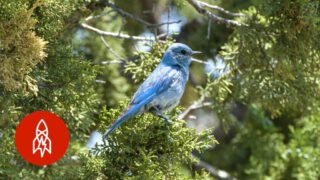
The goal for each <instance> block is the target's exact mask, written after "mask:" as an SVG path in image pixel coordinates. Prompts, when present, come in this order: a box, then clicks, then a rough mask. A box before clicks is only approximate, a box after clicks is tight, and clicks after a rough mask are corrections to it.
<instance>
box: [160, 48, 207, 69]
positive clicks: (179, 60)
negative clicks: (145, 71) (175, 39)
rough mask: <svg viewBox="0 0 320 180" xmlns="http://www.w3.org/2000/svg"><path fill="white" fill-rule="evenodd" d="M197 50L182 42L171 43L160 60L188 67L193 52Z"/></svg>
mask: <svg viewBox="0 0 320 180" xmlns="http://www.w3.org/2000/svg"><path fill="white" fill-rule="evenodd" d="M199 53H201V52H199V51H193V50H192V49H191V48H190V47H189V46H187V45H185V44H182V43H174V44H172V45H171V46H170V47H169V48H168V49H167V51H166V52H165V54H164V56H163V59H162V62H163V63H165V64H168V65H179V66H182V67H189V65H190V63H191V61H192V58H191V56H192V55H194V54H199Z"/></svg>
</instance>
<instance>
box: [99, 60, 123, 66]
mask: <svg viewBox="0 0 320 180" xmlns="http://www.w3.org/2000/svg"><path fill="white" fill-rule="evenodd" d="M122 63H124V61H119V60H112V61H101V62H100V64H101V65H109V64H122Z"/></svg>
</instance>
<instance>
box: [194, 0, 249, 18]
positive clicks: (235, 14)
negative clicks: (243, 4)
mask: <svg viewBox="0 0 320 180" xmlns="http://www.w3.org/2000/svg"><path fill="white" fill-rule="evenodd" d="M197 1H198V3H199V4H200V5H203V6H206V7H208V8H210V9H213V10H217V11H220V12H222V13H224V14H226V15H230V16H244V14H242V13H233V12H230V11H228V10H225V9H223V8H222V7H219V6H216V5H212V4H208V3H205V2H202V1H199V0H197Z"/></svg>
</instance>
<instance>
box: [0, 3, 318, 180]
mask: <svg viewBox="0 0 320 180" xmlns="http://www.w3.org/2000/svg"><path fill="white" fill-rule="evenodd" d="M109 2H111V1H96V0H68V1H66V0H1V2H0V179H2V178H4V179H40V178H48V179H59V178H60V179H61V178H62V179H66V178H69V179H107V178H109V179H150V178H151V177H152V179H191V178H194V179H205V178H211V176H210V175H209V174H208V172H205V171H202V170H199V169H201V167H200V168H198V167H197V168H195V167H196V166H198V164H197V158H195V157H194V156H192V154H194V155H197V156H199V157H200V158H201V159H202V160H204V161H206V162H208V164H209V165H210V166H212V167H214V168H216V169H222V170H225V171H226V172H227V173H229V174H230V176H233V177H236V178H238V179H319V178H320V168H319V167H320V166H319V164H320V151H319V148H320V147H319V144H320V109H319V105H320V94H319V93H320V80H319V78H320V65H319V58H320V44H319V39H320V2H319V1H318V0H281V1H280V0H266V1H263V0H250V1H245V2H242V1H241V2H240V1H239V2H238V1H219V2H217V1H210V0H206V1H203V2H207V3H210V4H216V5H219V6H221V7H224V8H225V9H228V10H230V11H235V12H238V11H240V12H241V13H243V14H245V15H244V16H241V17H236V18H235V20H236V21H237V22H239V23H241V24H242V26H239V27H230V26H227V25H225V24H218V23H217V22H215V21H212V20H208V17H206V16H203V15H202V14H200V13H198V12H197V11H196V10H195V8H194V7H193V6H192V5H191V4H190V3H189V2H191V0H188V1H183V0H173V1H171V0H170V1H167V0H157V1H148V0H142V1H140V0H139V1H138V0H136V1H135V2H134V3H132V2H131V1H122V0H114V1H113V2H114V3H115V4H116V5H117V6H118V8H121V9H123V11H126V12H129V13H132V14H134V15H135V16H137V17H140V18H141V19H144V20H145V21H146V22H150V23H154V24H157V23H159V21H160V20H159V19H166V18H169V17H170V16H168V7H170V11H169V12H171V15H172V16H173V14H174V13H175V14H176V15H175V16H178V17H175V18H181V19H182V20H183V21H182V23H180V26H179V28H181V29H180V30H178V32H176V33H170V32H169V34H170V35H171V36H170V37H169V38H161V39H160V40H158V41H148V43H142V42H139V43H137V42H136V41H134V40H132V39H123V38H115V37H111V36H105V37H103V36H101V37H100V36H99V35H98V34H97V33H95V32H93V31H89V30H86V29H83V28H82V27H81V26H79V24H80V23H82V22H86V23H87V24H89V25H92V26H94V27H97V28H99V29H101V30H104V31H110V32H115V33H116V34H117V33H118V34H121V33H124V34H129V35H134V36H139V35H140V36H141V37H142V36H144V35H145V34H150V33H155V32H158V34H161V33H165V32H167V31H168V29H169V28H168V27H169V26H167V25H164V26H160V27H159V28H151V27H150V26H149V27H148V26H147V25H146V24H143V23H141V22H139V21H137V20H136V19H132V18H130V17H125V16H124V15H123V14H122V15H121V14H119V12H116V11H115V10H114V9H112V7H111V6H110V5H108V3H109ZM168 4H169V5H168ZM206 9H209V8H208V7H206ZM214 12H215V13H217V14H219V15H221V16H222V17H226V18H227V17H228V15H227V14H220V13H221V12H220V13H219V12H218V11H214ZM88 17H90V18H88ZM159 17H161V18H159ZM88 19H90V20H88ZM161 22H162V21H161ZM174 25H175V24H170V27H172V26H174ZM175 41H179V42H183V43H186V44H188V45H190V47H191V48H193V49H195V50H200V51H202V52H203V55H202V56H199V57H201V58H202V59H203V60H209V61H211V62H212V64H211V66H208V64H205V65H204V64H192V65H191V75H190V81H189V83H188V85H187V89H186V92H185V95H184V97H183V99H182V101H181V105H182V106H180V107H177V108H176V109H174V110H173V112H171V113H168V114H167V115H168V116H169V117H170V119H172V120H173V122H174V123H173V124H172V125H171V126H168V125H166V124H165V123H164V122H163V120H161V119H160V118H158V117H154V116H152V115H151V114H148V113H147V114H144V115H139V116H137V117H135V118H133V119H131V120H130V121H128V122H127V123H125V124H124V125H123V126H121V127H120V128H119V129H118V130H117V131H115V132H114V133H113V134H112V135H111V137H110V139H109V140H108V141H107V142H105V143H104V144H101V145H100V146H96V147H95V148H93V149H92V150H91V151H89V150H88V149H87V147H86V143H87V140H88V137H89V136H90V133H91V132H92V131H94V130H98V131H100V132H104V131H105V129H106V128H107V127H108V126H109V125H110V124H111V123H112V122H113V121H114V120H115V119H116V118H117V117H118V116H119V115H120V114H121V113H122V112H123V111H124V109H125V107H126V105H127V103H128V101H129V98H130V97H131V96H132V94H133V93H134V91H135V90H136V89H137V87H138V85H139V84H140V83H141V82H142V81H143V80H144V79H145V78H146V77H147V76H148V75H149V73H150V72H151V71H152V70H153V69H154V68H155V67H156V65H157V64H158V63H159V62H160V59H161V57H162V54H163V53H164V51H165V49H166V48H167V47H168V46H169V45H170V44H172V43H173V42H175ZM141 47H144V48H145V49H147V50H148V51H142V50H140V48H141ZM218 63H220V64H221V63H222V66H223V67H222V68H220V67H217V66H215V65H214V64H218ZM203 66H206V68H204V67H203ZM199 98H200V100H201V101H206V102H209V104H208V105H206V106H203V107H202V111H200V110H199V111H198V110H195V113H194V114H197V121H199V122H202V121H201V120H202V119H205V118H206V117H208V114H210V113H212V112H213V113H215V114H217V117H218V119H214V117H213V116H209V117H210V118H209V119H210V120H213V121H218V122H219V126H217V127H215V130H214V131H212V127H206V129H208V130H205V131H202V132H200V133H196V130H195V129H193V128H187V127H186V123H185V120H189V121H190V120H194V118H193V116H191V117H189V116H185V117H184V119H185V120H178V118H177V117H178V116H179V115H181V112H183V111H184V110H185V108H186V107H188V106H189V105H191V104H192V103H193V102H194V101H195V100H198V99H199ZM198 102H199V103H200V101H198ZM183 106H184V107H183ZM36 110H48V111H51V112H54V113H56V114H57V115H58V116H60V117H61V118H62V119H63V120H64V121H65V122H66V124H67V126H68V129H69V133H70V145H69V149H68V151H67V153H66V155H65V156H64V157H63V158H62V159H61V160H60V161H59V162H57V163H55V164H53V165H50V166H45V167H38V166H33V165H31V164H28V163H27V162H25V161H24V160H23V159H22V158H21V157H20V155H19V154H18V153H17V151H16V149H15V145H14V142H13V137H14V133H15V128H16V126H17V124H18V123H19V121H20V120H21V118H22V117H23V116H25V115H27V114H28V113H30V112H33V111H36ZM197 112H201V113H197ZM191 114H193V111H191ZM212 134H214V135H215V136H216V137H217V140H218V142H219V144H218V143H217V141H216V140H215V139H214V138H213V135H212ZM206 171H208V169H207V170H206ZM209 171H210V170H209ZM210 173H211V175H212V172H210ZM214 176H216V177H217V175H214ZM217 178H223V177H217Z"/></svg>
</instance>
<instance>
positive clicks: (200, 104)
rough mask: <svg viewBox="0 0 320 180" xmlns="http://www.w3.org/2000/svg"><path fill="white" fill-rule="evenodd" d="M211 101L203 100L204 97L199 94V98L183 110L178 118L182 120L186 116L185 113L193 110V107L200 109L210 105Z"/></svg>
mask: <svg viewBox="0 0 320 180" xmlns="http://www.w3.org/2000/svg"><path fill="white" fill-rule="evenodd" d="M211 105H212V103H211V102H205V97H204V96H201V97H200V98H199V100H197V101H195V102H193V103H192V104H191V105H190V106H189V107H188V108H187V109H186V110H184V111H183V112H182V113H181V114H180V115H179V116H178V118H177V119H178V120H182V119H184V118H186V117H187V115H188V114H189V113H190V111H192V110H195V109H200V108H203V107H206V106H211Z"/></svg>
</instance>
